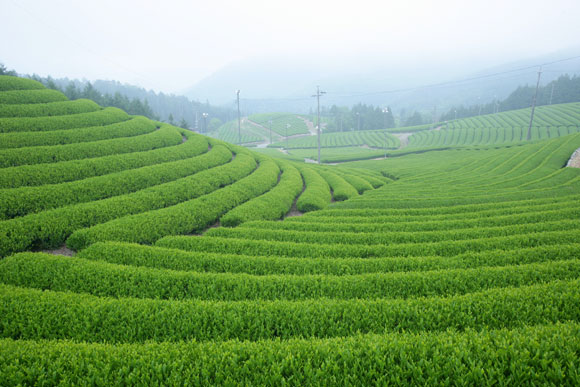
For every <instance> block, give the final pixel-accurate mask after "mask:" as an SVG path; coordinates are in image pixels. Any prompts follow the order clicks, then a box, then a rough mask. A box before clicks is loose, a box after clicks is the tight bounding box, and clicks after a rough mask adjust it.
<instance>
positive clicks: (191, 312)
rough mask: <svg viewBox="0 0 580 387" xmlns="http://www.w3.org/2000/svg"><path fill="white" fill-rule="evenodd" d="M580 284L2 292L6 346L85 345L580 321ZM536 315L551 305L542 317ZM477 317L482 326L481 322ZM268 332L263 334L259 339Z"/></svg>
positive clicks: (0, 288) (1, 333) (0, 326)
mask: <svg viewBox="0 0 580 387" xmlns="http://www.w3.org/2000/svg"><path fill="white" fill-rule="evenodd" d="M579 292H580V282H579V281H578V280H574V281H555V282H551V283H548V284H540V285H533V286H524V287H520V288H500V289H492V290H487V291H484V292H478V293H471V294H468V295H461V296H451V297H446V298H444V297H428V298H421V299H411V300H380V299H378V300H329V299H321V300H306V301H266V302H263V301H242V302H211V301H210V302H206V301H161V300H151V299H146V300H138V299H127V298H123V299H118V300H116V299H108V298H99V297H95V296H90V295H85V294H73V293H62V292H53V291H39V290H36V289H22V288H15V287H12V286H6V285H0V314H1V315H2V316H3V317H4V318H3V319H2V322H1V323H0V337H2V338H13V339H20V340H42V339H51V340H54V339H69V340H74V341H79V342H92V343H95V342H96V343H98V342H107V343H136V342H139V343H143V342H147V341H149V340H150V338H151V337H155V339H156V340H157V341H173V342H179V341H192V340H197V341H207V340H232V339H236V340H252V341H256V340H264V339H274V338H280V339H284V340H286V339H291V338H296V337H300V338H330V337H345V336H352V335H355V334H366V333H386V332H393V331H396V332H428V331H445V330H447V329H449V328H450V327H453V328H456V329H457V330H461V331H463V330H466V329H483V328H487V329H497V328H512V329H513V328H516V327H522V326H524V325H535V324H547V323H556V322H558V321H574V322H578V321H580V308H578V307H577V295H578V293H579ZM537 305H550V308H538V307H537ZM473 310H477V311H478V317H477V318H474V317H473V312H472V311H473ZM256 327H260V329H256Z"/></svg>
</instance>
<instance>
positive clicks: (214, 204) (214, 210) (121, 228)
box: [67, 154, 280, 250]
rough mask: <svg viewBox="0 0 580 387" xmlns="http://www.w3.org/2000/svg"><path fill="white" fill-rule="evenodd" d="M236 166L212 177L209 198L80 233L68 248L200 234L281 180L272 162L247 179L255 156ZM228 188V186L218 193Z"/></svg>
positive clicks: (208, 179) (239, 158)
mask: <svg viewBox="0 0 580 387" xmlns="http://www.w3.org/2000/svg"><path fill="white" fill-rule="evenodd" d="M234 162H236V164H238V163H239V164H241V165H240V166H239V167H238V168H237V169H236V170H233V171H231V172H230V173H229V174H228V173H226V168H222V170H220V171H218V170H216V171H215V172H214V173H212V174H208V176H207V177H206V178H205V181H204V184H205V185H206V186H211V189H210V190H206V191H205V193H206V195H204V196H202V197H199V198H196V199H192V200H188V201H185V202H182V203H179V204H176V205H174V206H171V207H167V208H161V209H158V210H152V211H147V212H144V213H140V214H136V215H131V216H126V217H123V218H119V219H115V220H113V221H110V222H107V223H103V224H100V225H97V226H94V227H91V228H88V229H82V230H78V231H76V232H75V233H73V234H72V235H71V236H70V237H69V238H68V239H67V246H69V247H70V248H72V249H73V250H80V249H83V248H86V247H87V246H89V245H90V244H92V243H95V242H99V241H107V240H117V241H125V242H138V243H154V242H155V241H157V240H158V239H160V238H162V237H164V236H166V235H175V234H188V233H195V232H200V231H202V230H203V229H205V228H207V227H209V226H210V225H211V224H213V223H215V222H216V221H217V220H218V219H219V217H220V216H221V215H223V214H224V213H226V212H227V211H228V210H230V209H232V208H234V207H236V206H238V205H240V204H241V203H244V202H245V201H247V200H249V199H252V198H254V197H256V196H258V195H261V194H263V193H264V192H266V191H268V190H269V189H271V188H272V187H273V186H274V185H275V184H276V182H277V180H278V174H279V172H280V169H279V168H278V166H277V165H276V163H275V162H274V161H272V160H264V161H263V162H262V163H261V164H260V166H259V167H258V168H257V169H256V170H255V171H254V173H252V174H250V175H249V176H246V175H248V173H250V171H251V170H253V169H254V168H255V167H256V161H255V160H254V158H253V157H252V156H249V155H246V154H238V155H237V157H236V159H235V160H234ZM244 176H246V177H245V178H244ZM228 184H230V185H228ZM225 185H228V186H227V187H225V188H223V189H217V188H220V187H223V186H225ZM214 191H215V192H214ZM209 192H211V193H209ZM197 196H198V195H196V196H193V197H197Z"/></svg>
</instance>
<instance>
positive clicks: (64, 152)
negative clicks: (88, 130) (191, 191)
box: [0, 125, 183, 168]
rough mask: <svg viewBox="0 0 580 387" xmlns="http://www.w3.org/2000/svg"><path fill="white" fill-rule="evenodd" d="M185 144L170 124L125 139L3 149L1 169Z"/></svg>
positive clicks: (0, 152) (0, 161) (0, 162)
mask: <svg viewBox="0 0 580 387" xmlns="http://www.w3.org/2000/svg"><path fill="white" fill-rule="evenodd" d="M181 142H183V139H182V136H181V133H180V132H179V131H178V130H177V129H175V128H174V127H171V126H169V125H167V126H163V127H161V129H159V130H156V131H154V132H151V133H147V134H142V135H140V136H136V137H122V138H115V139H110V140H100V141H94V142H81V143H77V144H67V145H54V146H35V147H25V148H16V149H2V150H0V168H6V167H17V166H20V165H33V164H44V163H57V162H61V161H69V160H79V159H86V158H96V157H103V156H109V155H118V154H123V153H133V152H144V151H149V150H153V149H158V148H164V147H168V146H172V145H177V144H180V143H181Z"/></svg>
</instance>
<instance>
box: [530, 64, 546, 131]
mask: <svg viewBox="0 0 580 387" xmlns="http://www.w3.org/2000/svg"><path fill="white" fill-rule="evenodd" d="M541 76H542V66H540V69H539V70H538V82H537V83H536V92H535V93H534V99H532V114H531V115H530V126H528V137H527V140H528V141H530V140H531V139H532V123H533V122H534V110H536V98H538V88H539V87H540V77H541Z"/></svg>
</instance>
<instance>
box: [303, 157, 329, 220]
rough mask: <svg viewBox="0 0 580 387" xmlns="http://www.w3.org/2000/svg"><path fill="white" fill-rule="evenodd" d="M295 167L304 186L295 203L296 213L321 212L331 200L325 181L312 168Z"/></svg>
mask: <svg viewBox="0 0 580 387" xmlns="http://www.w3.org/2000/svg"><path fill="white" fill-rule="evenodd" d="M296 167H297V168H298V170H299V171H300V173H301V174H302V178H303V179H304V185H305V189H304V192H302V195H300V197H298V201H297V202H296V208H297V209H298V211H300V212H309V211H316V210H321V209H323V208H324V207H326V206H327V205H328V204H329V203H330V200H331V199H332V195H331V194H330V187H329V186H328V183H326V180H324V179H323V178H322V176H320V175H319V174H318V172H316V171H315V170H313V169H312V168H309V167H305V166H303V165H296Z"/></svg>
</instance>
